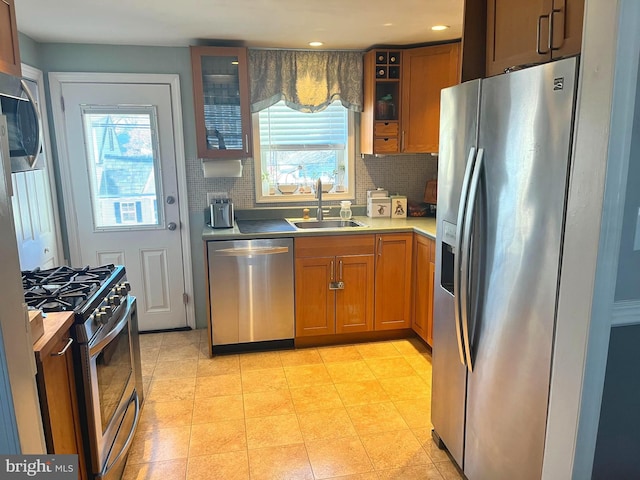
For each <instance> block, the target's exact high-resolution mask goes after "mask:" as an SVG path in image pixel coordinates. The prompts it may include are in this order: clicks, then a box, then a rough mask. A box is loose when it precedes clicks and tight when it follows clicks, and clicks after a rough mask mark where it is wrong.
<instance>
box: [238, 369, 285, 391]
mask: <svg viewBox="0 0 640 480" xmlns="http://www.w3.org/2000/svg"><path fill="white" fill-rule="evenodd" d="M241 375H242V391H243V392H244V393H256V392H268V391H271V390H282V389H284V388H288V386H289V385H288V384H287V377H286V376H285V374H284V368H282V367H276V368H266V369H264V370H249V371H248V372H247V371H243V372H242V374H241Z"/></svg>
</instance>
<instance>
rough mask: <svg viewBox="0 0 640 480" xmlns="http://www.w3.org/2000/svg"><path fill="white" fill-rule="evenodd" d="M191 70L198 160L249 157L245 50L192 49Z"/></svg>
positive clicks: (249, 131) (249, 113)
mask: <svg viewBox="0 0 640 480" xmlns="http://www.w3.org/2000/svg"><path fill="white" fill-rule="evenodd" d="M0 1H4V0H0ZM191 68H192V74H193V102H194V108H195V115H196V142H197V146H198V158H213V159H238V158H245V157H250V156H251V112H250V109H249V76H248V68H247V49H246V48H240V47H238V48H235V47H191Z"/></svg>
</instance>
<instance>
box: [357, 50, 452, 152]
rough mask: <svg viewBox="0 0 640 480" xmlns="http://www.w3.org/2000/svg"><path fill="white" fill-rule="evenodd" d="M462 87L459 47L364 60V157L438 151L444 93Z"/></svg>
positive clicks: (382, 53) (370, 55) (379, 53)
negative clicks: (450, 87)
mask: <svg viewBox="0 0 640 480" xmlns="http://www.w3.org/2000/svg"><path fill="white" fill-rule="evenodd" d="M458 81H459V43H451V44H445V45H436V46H430V47H420V48H411V49H404V50H399V49H394V50H381V49H376V50H371V51H369V52H367V53H366V54H365V57H364V108H363V112H362V118H361V131H360V150H361V153H364V154H395V153H435V152H437V151H438V135H439V126H440V125H439V124H440V90H441V89H443V88H445V87H449V86H451V85H455V84H456V83H458Z"/></svg>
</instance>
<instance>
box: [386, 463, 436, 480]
mask: <svg viewBox="0 0 640 480" xmlns="http://www.w3.org/2000/svg"><path fill="white" fill-rule="evenodd" d="M378 478H379V479H380V480H444V479H443V478H442V475H440V472H439V471H438V469H437V468H436V466H435V465H434V464H432V463H429V464H426V465H417V466H408V467H402V468H394V469H392V470H381V471H378Z"/></svg>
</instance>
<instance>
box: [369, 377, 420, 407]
mask: <svg viewBox="0 0 640 480" xmlns="http://www.w3.org/2000/svg"><path fill="white" fill-rule="evenodd" d="M379 381H380V385H382V388H384V391H385V392H387V395H389V398H391V400H394V401H395V400H409V399H412V398H420V397H430V396H431V387H430V386H429V385H427V383H426V382H425V381H424V379H422V378H421V377H420V376H419V375H411V376H408V377H396V378H383V379H381V380H379Z"/></svg>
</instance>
